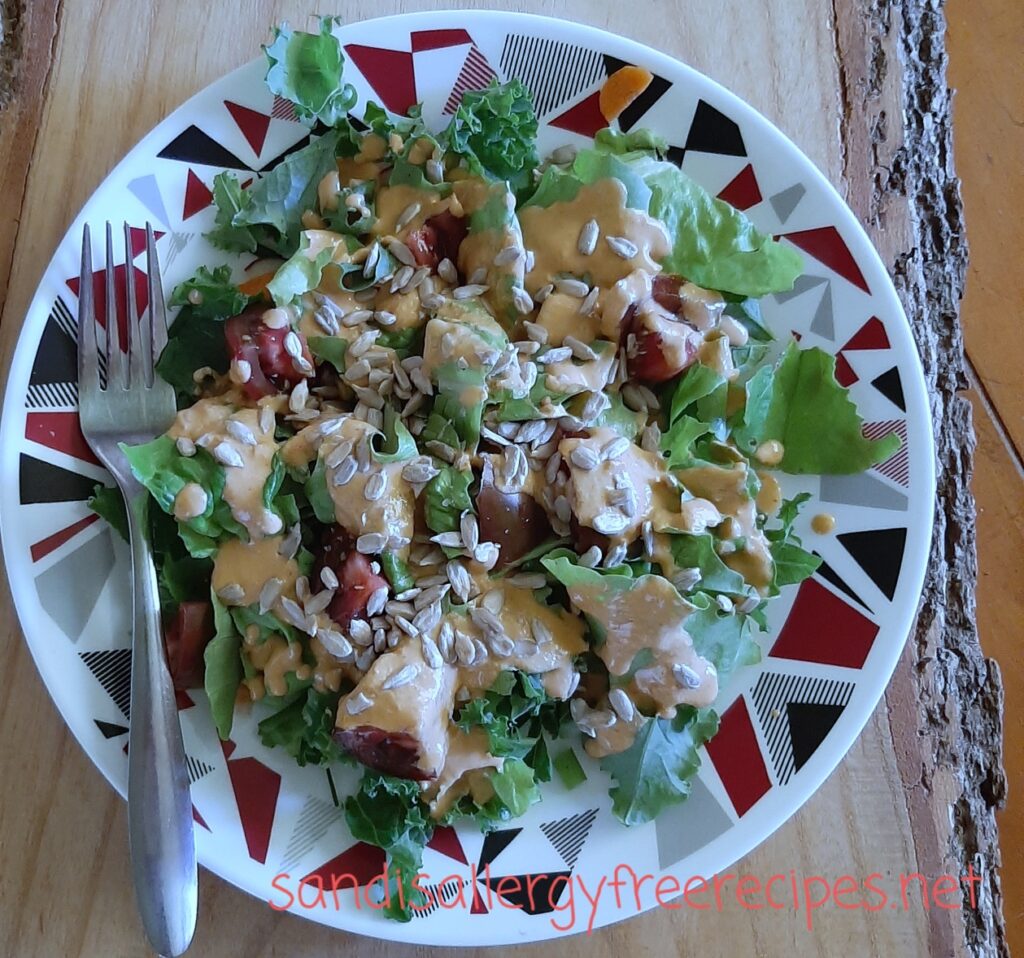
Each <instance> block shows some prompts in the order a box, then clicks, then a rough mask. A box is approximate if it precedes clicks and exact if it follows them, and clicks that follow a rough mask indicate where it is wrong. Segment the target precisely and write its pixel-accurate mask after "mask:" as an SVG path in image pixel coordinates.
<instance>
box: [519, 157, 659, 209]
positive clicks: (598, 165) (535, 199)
mask: <svg viewBox="0 0 1024 958" xmlns="http://www.w3.org/2000/svg"><path fill="white" fill-rule="evenodd" d="M632 157H643V158H646V155H645V154H640V153H633V154H624V155H622V156H619V155H616V154H615V153H609V152H607V151H605V150H580V151H579V153H577V154H576V157H575V159H574V160H573V161H572V163H571V164H570V166H569V167H568V168H566V169H562V168H560V167H557V166H549V167H548V168H547V169H546V170H545V171H544V175H543V176H542V177H541V179H540V182H539V183H538V184H537V189H536V190H534V192H533V195H532V196H530V198H529V199H528V200H527V201H526V202H525V203H524V204H523V205H524V206H551V205H553V204H554V203H567V202H570V201H571V200H574V199H575V198H576V196H577V194H578V193H579V191H580V190H581V189H582V188H583V187H584V186H587V185H589V184H591V183H596V182H597V181H598V180H609V179H614V180H618V181H619V182H620V183H621V184H622V185H623V187H624V188H625V190H626V205H627V206H629V207H631V208H632V209H636V210H644V211H646V210H647V208H648V206H649V205H650V203H651V198H652V194H651V189H650V187H649V186H648V185H647V183H646V182H645V180H644V177H643V175H642V173H641V171H640V169H639V168H638V167H635V166H634V164H632V163H631V162H630V159H631V158H632Z"/></svg>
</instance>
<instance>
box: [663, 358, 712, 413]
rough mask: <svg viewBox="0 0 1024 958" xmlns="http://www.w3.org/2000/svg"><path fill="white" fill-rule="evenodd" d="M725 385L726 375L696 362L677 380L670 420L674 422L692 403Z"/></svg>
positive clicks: (673, 390)
mask: <svg viewBox="0 0 1024 958" xmlns="http://www.w3.org/2000/svg"><path fill="white" fill-rule="evenodd" d="M725 385H726V382H725V377H723V376H722V374H721V373H719V372H718V371H717V370H714V369H712V368H711V367H710V366H704V365H703V364H701V363H694V364H693V365H692V366H691V367H690V368H689V369H688V370H687V371H686V372H685V373H684V374H683V375H682V376H680V377H679V378H678V379H677V380H676V381H675V384H674V386H673V388H672V393H671V397H670V399H669V421H670V422H673V423H674V422H675V421H676V420H677V419H678V418H679V417H680V416H681V415H682V414H683V413H684V412H685V411H686V410H687V409H688V408H689V407H690V406H691V405H693V404H694V403H696V402H698V401H699V400H701V399H704V398H705V397H707V396H710V395H712V394H714V393H715V392H716V391H717V390H719V389H721V388H722V387H723V386H725Z"/></svg>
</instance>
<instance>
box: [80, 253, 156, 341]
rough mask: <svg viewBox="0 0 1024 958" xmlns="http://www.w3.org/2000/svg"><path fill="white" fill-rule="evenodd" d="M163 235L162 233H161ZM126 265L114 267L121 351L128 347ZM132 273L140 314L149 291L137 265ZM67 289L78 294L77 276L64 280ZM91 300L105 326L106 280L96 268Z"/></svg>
mask: <svg viewBox="0 0 1024 958" xmlns="http://www.w3.org/2000/svg"><path fill="white" fill-rule="evenodd" d="M161 235H163V234H161ZM127 273H128V271H127V267H126V266H125V264H124V263H122V264H121V265H120V266H115V267H114V293H115V296H116V298H117V329H118V332H119V334H120V340H121V351H122V352H127V349H128V310H127V307H126V298H125V290H126V288H127V285H128V280H127ZM132 273H133V277H134V284H135V306H136V308H137V309H138V311H139V315H140V316H141V315H142V312H143V310H145V308H146V306H148V305H149V292H148V290H147V289H146V274H145V273H144V272H142V270H141V269H139V268H138V267H137V266H134V265H133V266H132ZM66 283H67V286H68V289H70V290H71V292H73V293H74V294H75V295H76V296H77V295H78V286H79V283H78V277H77V276H72V277H71V279H69V280H66ZM92 294H93V302H94V303H95V306H96V317H97V319H98V320H99V323H100V326H106V315H107V291H106V280H105V278H104V272H103V270H97V271H96V272H94V273H93V274H92Z"/></svg>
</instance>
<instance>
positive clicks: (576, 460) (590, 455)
mask: <svg viewBox="0 0 1024 958" xmlns="http://www.w3.org/2000/svg"><path fill="white" fill-rule="evenodd" d="M569 461H570V462H571V463H572V464H573V465H574V466H577V467H578V468H580V469H583V470H586V471H589V470H591V469H595V468H597V464H598V463H599V462H600V460H599V459H598V456H597V453H596V452H594V450H593V449H591V448H590V446H583V445H577V446H574V447H573V450H572V452H570V453H569Z"/></svg>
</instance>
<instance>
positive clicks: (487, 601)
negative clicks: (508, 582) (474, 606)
mask: <svg viewBox="0 0 1024 958" xmlns="http://www.w3.org/2000/svg"><path fill="white" fill-rule="evenodd" d="M480 604H481V605H482V606H483V608H485V609H486V610H487V611H488V612H493V613H494V614H495V615H497V614H498V613H499V612H500V611H501V610H502V609H503V608H504V606H505V593H503V592H502V591H501V590H500V589H491V591H490V592H487V593H486V594H485V595H484V597H483V598H482V599H481V600H480Z"/></svg>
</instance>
